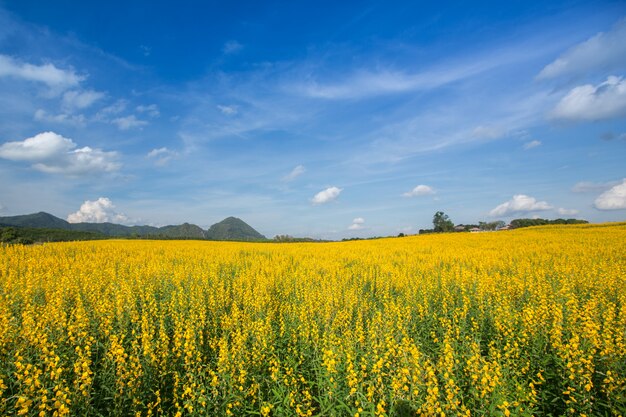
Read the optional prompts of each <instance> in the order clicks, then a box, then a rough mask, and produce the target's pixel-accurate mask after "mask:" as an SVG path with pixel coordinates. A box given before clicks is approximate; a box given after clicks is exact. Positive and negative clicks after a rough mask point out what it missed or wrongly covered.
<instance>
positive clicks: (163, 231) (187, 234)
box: [159, 223, 206, 239]
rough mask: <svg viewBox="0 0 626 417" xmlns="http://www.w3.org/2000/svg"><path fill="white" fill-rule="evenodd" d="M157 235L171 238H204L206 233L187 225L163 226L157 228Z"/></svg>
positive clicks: (192, 225)
mask: <svg viewBox="0 0 626 417" xmlns="http://www.w3.org/2000/svg"><path fill="white" fill-rule="evenodd" d="M159 234H160V235H163V236H166V237H171V238H197V239H205V238H206V232H205V231H204V230H202V228H200V227H199V226H196V225H195V224H189V223H183V224H181V225H178V226H163V227H161V228H159Z"/></svg>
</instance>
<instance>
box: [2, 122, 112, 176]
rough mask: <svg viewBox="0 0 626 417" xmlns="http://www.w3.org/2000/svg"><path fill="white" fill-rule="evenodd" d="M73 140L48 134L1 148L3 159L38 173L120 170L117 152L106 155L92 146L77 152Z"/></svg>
mask: <svg viewBox="0 0 626 417" xmlns="http://www.w3.org/2000/svg"><path fill="white" fill-rule="evenodd" d="M76 146H77V145H76V143H74V141H73V140H71V139H68V138H64V137H63V136H61V135H58V134H56V133H54V132H44V133H39V134H38V135H35V136H33V137H32V138H28V139H24V140H23V141H16V142H6V143H4V144H2V145H0V158H4V159H8V160H11V161H26V162H30V163H32V164H33V165H32V167H33V168H34V169H36V170H38V171H42V172H46V173H52V174H65V175H70V176H71V175H79V174H89V173H96V172H112V171H116V170H117V169H119V167H120V164H119V163H118V162H116V161H115V159H116V158H117V153H116V152H105V151H102V150H100V149H92V148H90V147H88V146H86V147H83V148H79V149H76Z"/></svg>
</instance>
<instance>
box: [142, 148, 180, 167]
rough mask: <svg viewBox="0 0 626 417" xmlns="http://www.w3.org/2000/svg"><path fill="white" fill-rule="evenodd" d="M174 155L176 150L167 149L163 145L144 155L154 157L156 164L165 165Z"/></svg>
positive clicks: (176, 154)
mask: <svg viewBox="0 0 626 417" xmlns="http://www.w3.org/2000/svg"><path fill="white" fill-rule="evenodd" d="M176 156H178V153H177V152H175V151H172V150H169V149H167V148H165V147H163V148H158V149H153V150H151V151H150V152H148V155H146V157H147V158H151V159H154V161H155V164H156V165H157V166H164V165H167V163H168V162H170V161H171V160H172V158H175V157H176Z"/></svg>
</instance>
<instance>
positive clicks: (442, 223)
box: [433, 211, 454, 233]
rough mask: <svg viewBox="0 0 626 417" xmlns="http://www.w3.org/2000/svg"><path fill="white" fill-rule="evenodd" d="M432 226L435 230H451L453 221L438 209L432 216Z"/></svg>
mask: <svg viewBox="0 0 626 417" xmlns="http://www.w3.org/2000/svg"><path fill="white" fill-rule="evenodd" d="M433 226H434V229H435V232H439V233H441V232H451V231H453V230H454V223H452V220H450V218H449V217H448V215H447V214H446V213H444V212H443V211H438V212H437V213H435V215H434V216H433Z"/></svg>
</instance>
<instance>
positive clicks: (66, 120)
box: [34, 109, 87, 126]
mask: <svg viewBox="0 0 626 417" xmlns="http://www.w3.org/2000/svg"><path fill="white" fill-rule="evenodd" d="M34 118H35V120H37V121H40V122H50V123H61V124H68V125H73V126H84V125H85V123H86V121H87V119H86V118H85V116H84V115H82V114H67V113H61V114H50V113H48V112H46V111H45V110H43V109H39V110H37V111H36V112H35V116H34Z"/></svg>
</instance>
